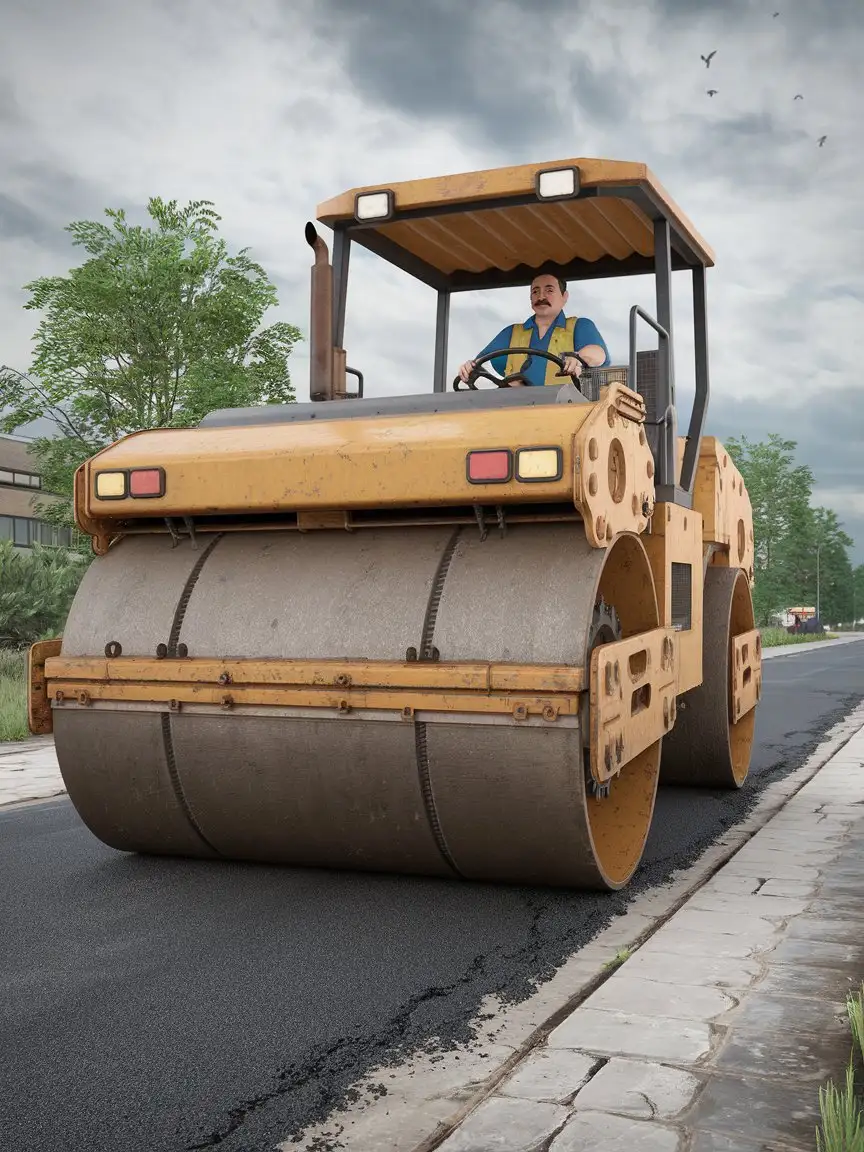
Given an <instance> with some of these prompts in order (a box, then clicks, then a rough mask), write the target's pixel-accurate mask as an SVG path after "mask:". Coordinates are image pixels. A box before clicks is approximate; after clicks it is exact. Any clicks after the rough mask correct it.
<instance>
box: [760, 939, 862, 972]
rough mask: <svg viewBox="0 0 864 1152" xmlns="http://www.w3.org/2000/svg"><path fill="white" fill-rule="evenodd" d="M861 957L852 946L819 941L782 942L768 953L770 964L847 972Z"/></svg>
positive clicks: (858, 950) (859, 949) (859, 952)
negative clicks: (824, 968)
mask: <svg viewBox="0 0 864 1152" xmlns="http://www.w3.org/2000/svg"><path fill="white" fill-rule="evenodd" d="M860 956H861V947H860V946H857V947H856V946H855V945H853V944H836V943H835V944H830V943H829V944H826V943H824V942H823V941H820V940H782V941H781V942H780V943H779V944H778V945H777V947H776V948H774V949H773V950H772V951H771V952H769V953H768V955H767V956H766V959H767V961H768V963H770V964H808V965H810V966H811V967H818V968H821V967H823V966H824V967H827V968H840V969H842V970H843V971H846V970H848V969H849V968H850V967H851V966H852V965H853V964H856V963H857V962H858V960H859V959H860Z"/></svg>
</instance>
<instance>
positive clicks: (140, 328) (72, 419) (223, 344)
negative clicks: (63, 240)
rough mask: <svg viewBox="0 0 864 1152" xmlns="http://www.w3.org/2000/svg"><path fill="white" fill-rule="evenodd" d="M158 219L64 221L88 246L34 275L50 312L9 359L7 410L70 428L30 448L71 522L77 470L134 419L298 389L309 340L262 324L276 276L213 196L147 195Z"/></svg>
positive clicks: (148, 420)
mask: <svg viewBox="0 0 864 1152" xmlns="http://www.w3.org/2000/svg"><path fill="white" fill-rule="evenodd" d="M148 212H149V215H150V218H151V220H152V221H153V224H154V226H150V227H146V228H145V227H140V226H137V225H132V224H130V223H128V221H127V219H126V215H125V213H124V212H123V211H122V210H115V209H111V208H109V209H106V212H105V215H106V216H107V217H108V218H109V220H110V224H105V223H99V222H95V221H77V222H75V223H72V224H70V225H69V226H68V227H67V229H66V231H67V232H69V233H70V234H71V236H72V239H73V244H75V245H77V246H80V247H81V248H83V249H84V251H85V252H87V253H88V258H87V259H86V260H85V261H84V263H83V264H81V265H80V266H79V267H78V268H75V269H72V270H71V271H70V273H69V275H68V276H65V277H61V276H44V277H41V278H40V279H38V280H34V281H33V282H31V283H30V284H27V285H25V290H26V291H28V292H29V293H30V298H29V300H28V302H27V303H26V304H25V305H24V307H25V308H27V309H30V310H32V311H36V312H40V313H42V318H41V321H40V323H39V327H38V329H37V332H36V335H35V337H34V343H35V353H34V357H33V362H32V366H31V370H30V375H29V376H26V375H23V374H21V373H19V372H17V371H15V370H12V369H8V368H6V369H2V370H0V411H3V410H4V408H6V409H8V412H7V413H6V415H5V416H4V417H3V419H2V421H0V426H2V427H3V429H4V430H5V431H12V430H13V429H14V428H17V427H19V426H21V425H23V424H28V423H30V422H31V421H33V420H36V419H37V418H38V417H48V418H49V419H51V420H53V421H54V422H55V424H56V425H57V426H58V427H59V429H60V432H61V435H60V436H58V437H56V438H48V437H40V438H38V439H37V440H35V442H34V445H33V450H34V454H35V456H36V458H37V459H38V461H39V465H40V469H41V471H42V475H43V484H44V487H45V489H46V490H47V491H49V492H54V493H56V494H58V495H61V496H65V497H67V499H66V500H65V501H62V502H58V503H56V504H54V505H52V506H47V505H42V506H40V507H39V510H38V511H39V514H40V515H41V516H43V517H44V518H45V519H49V520H52V521H54V522H55V523H60V524H65V525H70V524H71V523H72V511H71V495H72V480H73V476H74V473H75V469H76V468H77V467H78V465H79V464H81V463H82V462H83V461H84V460H86V459H87V458H88V457H89V456H92V455H93V454H94V453H95V452H97V451H98V450H100V449H101V448H103V447H105V446H106V445H108V444H111V443H113V442H114V441H115V440H118V439H120V438H121V437H122V436H125V435H127V434H128V433H130V432H137V431H140V430H142V429H146V428H177V427H188V426H191V425H193V424H196V423H197V422H198V421H199V420H200V419H201V418H202V417H203V416H204V415H205V414H206V413H207V412H210V411H212V410H213V409H214V408H224V407H235V406H238V407H239V406H249V405H254V404H260V403H287V402H291V401H293V400H294V399H295V395H294V390H293V388H292V385H291V377H290V373H289V370H288V358H289V356H290V354H291V351H292V348H293V346H294V344H295V343H296V342H297V341H298V340H300V339H302V337H301V334H300V332H299V330H298V329H297V328H295V327H293V326H292V325H290V324H286V323H282V322H280V323H275V324H271V325H270V326H269V327H268V328H263V329H262V328H261V321H262V317H263V316H264V313H265V312H266V311H267V310H268V309H269V308H271V307H274V306H275V305H277V304H278V299H277V295H276V289H275V287H274V286H273V284H272V283H271V282H270V281H269V279H268V277H267V275H266V273H265V272H264V269H263V268H262V267H261V266H260V265H259V264H257V263H255V262H254V261H253V260H252V259H251V258H250V257H249V254H248V249H245V248H244V249H241V250H240V251H239V252H238V253H237V254H236V255H229V252H228V247H227V245H226V243H225V241H224V240H222V239H221V238H220V237H219V236H218V221H219V220H220V217H219V216H218V215H217V214H216V212H215V211H214V210H213V207H212V204H211V202H210V201H207V200H197V201H193V202H190V203H189V204H187V205H186V207H185V208H179V207H178V206H177V202H176V201H174V200H172V201H170V202H167V203H166V202H165V201H163V200H161V199H159V198H158V197H154V198H153V199H151V200H150V201H149V203H148Z"/></svg>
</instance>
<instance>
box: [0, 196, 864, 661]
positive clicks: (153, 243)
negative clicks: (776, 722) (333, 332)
mask: <svg viewBox="0 0 864 1152" xmlns="http://www.w3.org/2000/svg"><path fill="white" fill-rule="evenodd" d="M147 211H148V214H149V217H150V221H151V223H150V225H149V226H147V227H142V226H137V225H132V224H130V223H129V222H128V220H127V218H126V215H125V213H124V212H123V211H122V210H118V209H110V208H109V209H106V211H105V216H106V217H107V220H108V223H105V222H98V221H88V220H84V221H76V222H74V223H72V224H70V225H68V226H67V228H66V231H67V232H68V233H69V234H70V235H71V237H72V243H73V245H74V246H76V247H80V248H81V249H83V251H84V252H85V253H86V259H85V260H84V261H83V263H81V264H80V266H78V267H77V268H73V269H72V270H71V271H70V272H69V274H68V275H67V276H45V277H41V278H40V279H37V280H34V281H32V282H31V283H29V284H26V285H25V286H24V288H25V291H27V292H28V293H29V299H28V301H27V302H26V303H25V304H24V308H25V309H27V310H29V311H32V312H35V313H38V314H39V316H40V319H39V323H38V327H37V329H36V333H35V336H34V338H33V343H34V353H33V358H32V363H31V365H30V368H29V371H28V372H21V371H18V370H17V369H15V368H11V367H4V368H2V369H0V412H5V415H4V416H3V417H2V420H0V427H2V428H3V430H4V431H6V432H12V431H14V430H15V429H16V428H19V427H21V426H23V425H26V424H29V423H31V422H32V421H35V420H37V419H39V418H47V419H48V420H50V421H51V422H52V423H53V425H54V426H55V427H56V428H57V430H58V433H59V434H58V435H53V436H39V437H37V438H36V439H35V441H34V443H33V445H32V451H33V454H34V456H35V457H36V460H37V462H38V466H39V469H40V472H41V474H42V483H43V490H44V491H46V492H50V493H52V494H54V495H55V496H57V497H59V499H58V500H55V501H53V502H51V503H47V502H44V501H43V502H42V503H41V504H39V505H38V506H37V514H38V515H39V516H41V517H42V518H43V519H45V520H49V521H51V522H53V523H56V524H60V525H63V526H66V527H74V518H73V510H72V485H73V477H74V474H75V470H76V468H77V467H78V466H79V465H80V464H82V463H83V462H84V461H85V460H87V459H88V458H89V457H91V456H93V455H94V454H95V453H96V452H98V451H99V450H100V449H102V448H104V447H106V446H107V445H108V444H111V443H113V442H114V441H116V440H118V439H120V438H121V437H123V436H125V435H127V434H129V433H131V432H136V431H140V430H141V429H145V428H180V427H190V426H192V425H194V424H197V423H198V421H200V420H201V418H202V417H203V416H204V415H205V414H206V413H208V412H211V411H213V409H215V408H226V407H247V406H251V405H255V404H268V403H269V404H274V403H275V404H278V403H291V402H293V401H294V400H295V393H294V388H293V386H292V383H291V375H290V371H289V360H290V356H291V352H292V349H293V348H294V346H295V344H296V343H297V342H298V341H299V340H301V339H302V336H301V333H300V330H299V329H298V328H296V327H294V326H293V325H291V324H287V323H284V322H277V323H273V324H270V325H269V326H267V327H262V321H263V319H264V316H265V314H266V313H267V312H268V311H269V310H270V309H271V308H273V307H275V306H277V305H278V297H277V293H276V289H275V286H274V285H273V283H272V282H271V280H270V278H269V277H268V276H267V274H266V272H265V271H264V269H263V268H262V267H261V265H260V264H258V263H256V262H255V261H254V260H252V259H251V257H250V255H249V250H248V249H246V248H244V249H241V250H240V251H238V252H236V253H234V254H233V255H232V254H231V253H230V252H229V249H228V245H227V244H226V242H225V240H224V239H222V238H221V237H220V236H219V235H218V225H219V220H220V217H219V216H218V215H217V213H216V212H215V210H214V207H213V203H212V202H211V201H209V200H195V201H191V202H190V203H188V204H187V205H186V206H185V207H182V208H181V207H179V206H178V203H177V201H175V200H172V201H170V202H166V201H163V200H162V199H160V198H158V197H154V198H152V199H151V200H150V201H149V202H148V205H147ZM726 446H727V448H728V450H729V452H730V454H731V455H732V457H733V459H734V460H735V461H736V463H737V465H738V467H739V468H740V470H741V472H742V474H743V476H744V480H745V483H746V485H747V488H748V491H749V493H750V498H751V501H752V504H753V517H754V535H755V541H756V587H755V592H754V599H755V602H756V611H757V618H758V620H759V622H760V623H761V624H766V623H768V622H769V621H770V618H771V616H772V614H773V613H775V612H777V611H779V610H782V609H784V608H786V607H789V606H791V605H794V604H810V603H813V604H814V605H815V600H816V563H817V553H818V558H819V575H820V580H819V583H820V608H821V612H822V617H823V619H825V620H826V621H830V622H832V623H837V622H840V621H851V620H852V619H853V616H855V615H858V616H864V565H861V566H859V567H858V568H857V569H856V570H855V572H854V573H853V571H852V566H851V563H850V560H849V553H848V550H849V548H850V547H851V546H852V541H851V540H850V539H849V537H848V536H847V535H846V533H845V532H844V531H843V529H842V526H841V525H840V523H839V521H838V519H837V516H836V515H835V514H834V512H832V511H831V510H830V509H826V508H819V507H812V505H811V496H812V488H813V475H812V473H811V471H810V469H809V468H807V467H806V466H803V465H795V464H794V462H793V461H794V452H795V448H796V445H795V443H794V442H793V441H791V440H784V439H782V438H781V437H779V436H776V435H772V436H769V438H768V440H767V441H765V442H761V443H751V442H750V441H749V440H747V439H746V437H744V436H742V437H740V438H738V439H734V440H730V441H728V443H727V445H726ZM79 548H80V550H81V553H82V556H83V557H84V559H85V564H81V563H80V562H79V563H78V565H77V566H76V571H77V572H79V573H80V572H83V570H84V567H85V566H86V559H87V558H88V557H89V555H90V551H89V541H87V540H85V541H83V542H81V543H80V544H79ZM37 553H38V555H39V556H41V555H42V554H41V552H39V550H37ZM15 563H16V561H15V557H14V556H13V555H12V554H11V552H10V553H9V555H6V556H4V558H3V560H2V565H3V566H4V567H3V571H4V574H5V577H6V580H7V581H8V579H10V578H11V573H12V566H13V565H14V564H15ZM34 565H35V566H34ZM40 565H43V566H45V573H42V572H41V569H40ZM20 567H21V572H20V575H21V580H20V581H19V586H20V589H21V590H23V585H24V584H28V585H31V591H32V593H33V594H36V593H37V592H39V595H43V594H44V590H45V581H50V580H51V579H55V578H56V579H60V577H58V576H57V575H56V573H57V568H58V561H57V559H56V558H54V559H51V560H49V559H48V558H47V557H46V558H44V559H38V558H37V556H35V555H34V557H33V558H31V560H30V561H29V567H28V569H27V572H28V576H27V578H26V579H25V578H24V561H23V559H21V561H20ZM46 573H47V574H46ZM77 578H78V577H77V576H76V579H77ZM64 579H65V578H64ZM40 589H41V591H40ZM69 594H70V588H69V585H68V581H67V583H64V584H63V585H62V595H60V597H59V600H58V601H57V603H58V604H59V605H60V607H59V608H58V612H60V611H62V604H63V603H65V602H66V600H67V599H68V596H69ZM26 598H27V597H26V595H24V596H23V599H22V596H21V595H19V596H18V597H17V598H16V600H15V603H16V604H17V603H19V602H21V603H23V602H24V601H25V600H26ZM10 606H11V598H10ZM15 614H17V612H16V613H13V615H15ZM2 616H3V612H2V600H0V617H2ZM38 625H39V628H40V630H41V628H42V626H44V625H45V620H44V619H43V618H42V617H41V616H40V617H39V619H38ZM35 627H37V618H36V615H35V614H34V616H33V622H32V627H30V628H29V629H28V627H27V626H24V627H23V630H22V629H21V628H18V627H17V625H15V627H14V632H15V635H16V636H19V635H20V636H21V637H22V639H23V638H24V636H23V633H29V632H31V631H32V630H33V628H35ZM6 628H7V631H6V634H7V635H8V634H9V630H10V629H11V628H12V621H10V620H9V619H7V620H6ZM3 635H4V622H3V620H2V619H0V636H3Z"/></svg>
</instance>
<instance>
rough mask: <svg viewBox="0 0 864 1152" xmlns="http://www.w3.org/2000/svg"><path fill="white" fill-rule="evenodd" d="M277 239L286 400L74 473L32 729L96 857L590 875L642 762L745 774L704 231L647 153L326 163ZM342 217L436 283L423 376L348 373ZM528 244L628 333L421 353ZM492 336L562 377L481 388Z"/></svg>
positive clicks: (748, 656) (35, 664) (749, 716)
mask: <svg viewBox="0 0 864 1152" xmlns="http://www.w3.org/2000/svg"><path fill="white" fill-rule="evenodd" d="M305 235H306V240H307V241H308V243H309V245H310V247H311V249H312V253H311V255H310V264H311V317H310V321H311V322H310V331H309V342H310V383H309V395H310V400H309V401H308V402H302V403H293V404H285V405H261V406H257V407H252V408H243V409H228V410H219V411H214V412H211V413H210V414H209V415H207V416H206V417H205V418H204V419H203V420H201V422H200V423H199V424H198V425H197V426H195V427H192V428H166V429H154V430H142V431H140V432H136V433H134V434H132V435H129V436H125V437H124V438H122V439H120V440H118V441H117V442H116V443H113V444H111V445H109V446H108V447H106V448H104V449H103V450H101V451H100V452H98V453H97V454H96V455H94V456H93V457H92V458H91V459H89V460H88V461H87V462H86V463H85V464H83V465H82V466H81V467H80V468H79V469H78V472H77V474H76V476H75V490H74V498H75V517H76V522H77V524H78V527H79V528H80V530H81V531H82V532H83V533H86V534H87V535H89V536H90V537H91V539H92V547H93V552H94V558H93V561H92V563H91V565H90V566H89V568H88V570H87V572H86V574H85V576H84V578H83V580H82V582H81V585H80V588H79V590H78V593H77V595H76V597H75V600H74V603H73V604H72V607H71V610H70V613H69V616H68V620H67V622H66V625H65V628H64V631H63V635H62V637H61V638H58V639H56V640H51V641H47V642H42V643H38V644H36V645H34V646H33V648H32V650H31V652H30V660H29V723H30V729H31V731H32V732H33V733H38V734H44V733H48V732H52V731H53V734H54V741H55V746H56V750H57V757H58V760H59V765H60V771H61V772H62V775H63V779H64V782H65V785H66V788H67V790H68V794H69V797H70V799H71V802H72V804H73V805H74V807H75V809H76V810H77V812H78V814H79V815H80V818H81V820H82V821H83V822H84V824H85V825H86V826H87V827H88V829H89V830H90V831H91V832H92V833H93V835H94V836H96V837H98V838H99V839H100V840H101V841H103V842H104V843H105V844H106V845H109V846H110V847H111V848H113V849H116V850H118V851H120V852H131V853H143V854H153V855H157V856H158V855H162V856H173V857H191V858H199V859H209V860H213V861H219V860H233V861H247V862H261V863H267V864H270V865H274V864H275V865H286V866H291V867H304V868H329V869H348V870H358V871H366V872H379V873H380V872H389V873H400V874H413V875H426V876H433V877H440V878H449V879H452V880H454V881H459V880H470V881H475V882H476V881H481V882H493V883H495V882H497V883H508V884H519V885H539V886H555V887H564V888H574V889H595V890H616V889H621V888H623V887H624V886H626V885H627V884H628V882H629V881H630V880H631V878H632V876H633V874H634V872H635V871H636V869H637V868H638V867H639V863H640V860H641V858H642V855H643V851H644V847H645V842H646V837H647V835H648V831H649V829H650V826H651V820H652V815H653V811H654V805H655V799H656V795H657V789H658V786H659V785H661V784H663V785H667V784H669V785H675V786H679V787H681V786H684V787H701V788H707V789H716V790H720V789H737V788H741V786H742V785H743V784H744V782H745V779H746V777H747V773H748V769H749V764H750V756H751V747H752V743H753V730H754V721H755V708H756V706H757V703H758V701H759V698H760V693H761V644H760V635H759V632H758V630H757V629H756V628H755V626H754V615H753V604H752V595H751V593H752V584H753V527H752V512H751V505H750V500H749V497H748V494H747V491H746V489H745V486H744V483H743V480H742V477H741V474H740V472H739V471H738V469H737V468H736V467H735V465H734V463H733V461H732V459H731V458H730V456H729V454H728V453H727V452H726V450H725V449H724V447H723V445H722V444H721V443H719V442H718V441H717V440H716V439H715V438H713V437H711V436H708V435H705V434H704V427H705V418H706V412H707V405H708V393H709V380H708V339H707V319H706V273H707V269H708V268H709V267H711V266H713V264H714V256H713V253H712V252H711V250H710V249H709V247H708V246H707V244H706V242H705V241H704V240H703V239H702V237H701V236H700V235H699V234H698V233H697V232H696V230H695V228H694V227H693V225H692V224H691V223H690V221H689V220H688V219H687V217H686V216H685V215H684V214H683V212H682V211H681V210H680V209H679V208H678V207H677V206H676V204H675V203H674V202H673V201H672V200H671V199H670V197H669V196H668V194H667V193H666V191H665V190H664V189H663V187H662V186H661V185H660V184H659V183H658V181H657V180H656V178H655V177H654V175H653V174H652V173H651V172H650V171H649V170H648V169H647V168H646V167H645V166H644V165H642V164H638V163H630V162H622V161H610V160H599V159H590V158H589V159H586V158H575V159H566V160H558V161H555V162H552V163H547V164H533V165H523V166H516V167H508V168H502V169H494V170H488V171H477V172H469V173H464V174H459V175H452V176H445V177H441V178H435V179H418V180H409V181H405V182H401V183H393V184H388V185H380V186H368V187H362V188H354V189H351V190H349V191H347V192H344V193H342V194H341V195H338V196H336V197H335V198H334V199H331V200H328V201H326V202H325V203H323V204H321V205H319V207H318V210H317V216H316V220H315V221H314V222H313V221H310V222H309V223H308V224H306V231H305ZM325 236H326V237H327V238H326V239H325ZM354 245H360V246H361V247H362V248H363V249H365V250H366V251H367V252H369V253H372V254H374V255H375V256H377V257H378V258H380V259H382V260H385V261H387V262H389V263H390V264H391V265H393V266H394V267H396V268H398V269H400V270H401V271H402V272H403V273H405V274H406V275H408V276H412V277H414V278H415V279H417V280H419V281H420V282H422V283H424V284H426V285H427V286H428V287H430V288H431V289H433V290H434V292H435V300H436V308H437V323H436V335H435V346H434V353H433V350H432V349H430V350H429V351H430V357H429V362H430V363H431V364H432V381H431V387H429V386H428V385H425V386H424V385H419V384H418V382H417V381H414V380H411V381H410V382H409V381H404V382H402V383H401V384H400V381H399V378H398V376H397V375H396V373H395V371H394V374H393V376H388V377H386V378H382V379H377V378H375V377H374V375H373V373H372V370H371V368H370V366H368V365H367V366H366V368H365V370H364V366H363V365H362V364H360V365H358V366H357V367H349V366H348V355H347V352H346V349H345V347H344V331H345V318H346V308H347V306H348V302H349V294H348V272H349V257H350V254H351V251H352V248H353V246H354ZM539 270H543V271H551V272H552V273H553V274H555V275H557V276H560V277H561V278H563V279H564V280H566V281H567V282H568V283H569V284H571V285H572V284H573V283H576V284H577V285H578V286H579V289H580V294H582V295H587V294H588V293H589V290H590V282H591V281H592V280H596V279H598V278H603V277H611V276H631V275H645V274H650V275H652V276H653V277H654V284H655V299H656V308H655V309H654V311H655V313H656V314H655V315H651V314H650V312H649V311H647V310H646V309H645V308H643V307H641V306H640V305H634V306H633V307H632V308H631V309H630V311H629V315H627V314H622V317H621V327H622V335H621V341H622V344H623V342H624V339H625V338H627V336H625V334H627V335H629V359H628V360H627V361H626V362H623V360H622V363H620V364H618V365H614V364H613V365H612V366H610V367H606V368H603V369H592V370H590V371H588V370H586V371H585V372H583V373H582V374H581V375H579V376H578V377H575V378H574V377H571V376H567V375H565V374H564V369H565V364H564V362H563V361H562V360H557V361H556V360H555V357H554V356H553V355H552V354H550V353H543V352H534V351H528V352H526V349H525V348H524V347H523V348H521V349H517V348H513V349H496V350H495V352H494V353H492V354H491V355H490V356H489V357H486V358H484V360H483V361H477V362H475V365H474V369H473V372H472V373H471V376H470V378H469V379H468V381H467V382H463V381H462V380H461V379H460V378H459V377H457V378H456V379H455V380H449V379H448V371H447V363H448V329H449V307H450V301H451V298H452V295H453V293H456V292H468V291H472V290H473V291H485V290H488V289H491V288H505V287H515V286H520V285H522V286H527V285H528V284H529V283H530V281H531V279H532V278H533V276H534V275H535V274H536V273H537V272H538V271H539ZM676 272H678V273H689V275H690V278H691V280H692V294H693V345H692V346H693V348H694V360H693V366H692V381H693V403H692V410H691V412H690V415H689V423H688V425H687V428H686V433H684V434H681V435H679V430H678V412H677V408H676V401H675V357H674V339H673V325H672V277H673V273H676ZM628 324H629V333H628V328H627V326H628ZM480 336H481V333H480V331H479V328H478V340H477V344H480V343H481V342H482V341H481V340H480ZM646 337H647V343H648V344H649V345H650V347H649V348H648V349H647V350H644V349H640V348H638V347H637V344H638V343H639V342H640V341H641V342H642V343H644V342H645V338H646ZM387 340H388V334H387V332H386V331H385V330H384V329H383V325H382V332H381V354H380V355H379V357H378V358H377V360H376V366H377V370H378V371H381V368H380V365H381V363H382V362H383V363H384V364H385V365H386V360H387V357H386V345H387ZM465 351H466V352H467V353H470V351H471V349H467V350H465ZM503 352H506V353H507V354H508V357H509V356H511V355H515V354H516V353H518V354H519V355H521V356H523V357H524V356H526V355H540V356H545V357H546V358H547V359H548V360H551V361H555V363H556V364H557V366H558V371H557V372H551V373H547V378H548V382H547V384H546V385H544V386H539V387H512V386H511V385H513V384H519V383H525V382H526V381H525V380H524V378H522V377H521V376H520V374H519V371H514V372H511V373H510V375H508V376H504V377H502V376H499V375H498V374H497V373H495V372H494V371H492V370H491V368H490V364H491V360H492V359H493V358H494V357H495V356H497V355H499V354H501V353H503ZM352 361H353V357H352ZM507 362H508V365H509V364H512V363H516V367H517V369H521V371H526V370H527V369H526V366H525V362H524V360H519V359H518V357H517V360H516V361H511V360H509V359H508V361H507Z"/></svg>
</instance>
